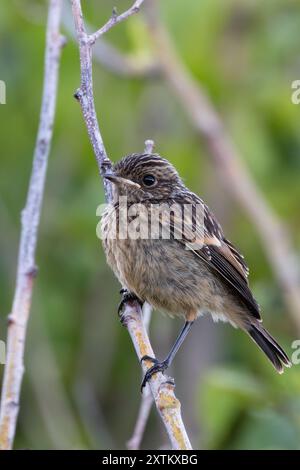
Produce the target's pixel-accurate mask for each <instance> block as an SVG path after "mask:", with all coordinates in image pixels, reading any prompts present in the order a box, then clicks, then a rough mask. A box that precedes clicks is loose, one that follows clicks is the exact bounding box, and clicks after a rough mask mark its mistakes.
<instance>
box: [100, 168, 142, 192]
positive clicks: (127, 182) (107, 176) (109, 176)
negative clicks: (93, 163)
mask: <svg viewBox="0 0 300 470" xmlns="http://www.w3.org/2000/svg"><path fill="white" fill-rule="evenodd" d="M104 178H105V179H107V180H109V181H111V182H112V183H114V184H117V185H122V184H123V185H127V186H133V187H135V188H137V189H140V188H141V186H140V185H139V184H138V183H135V182H134V181H131V180H128V179H126V178H122V177H121V176H118V175H116V174H115V173H114V172H112V171H108V172H106V173H105V175H104Z"/></svg>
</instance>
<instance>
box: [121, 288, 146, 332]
mask: <svg viewBox="0 0 300 470" xmlns="http://www.w3.org/2000/svg"><path fill="white" fill-rule="evenodd" d="M120 294H121V295H122V298H121V302H120V303H119V306H118V315H119V317H120V321H121V323H122V324H123V313H122V312H123V309H124V306H125V304H126V302H133V301H137V302H138V303H139V304H140V306H141V307H142V306H143V302H142V301H141V300H140V299H139V298H138V297H137V296H136V295H135V294H133V293H132V292H129V290H127V289H125V288H122V289H121V290H120Z"/></svg>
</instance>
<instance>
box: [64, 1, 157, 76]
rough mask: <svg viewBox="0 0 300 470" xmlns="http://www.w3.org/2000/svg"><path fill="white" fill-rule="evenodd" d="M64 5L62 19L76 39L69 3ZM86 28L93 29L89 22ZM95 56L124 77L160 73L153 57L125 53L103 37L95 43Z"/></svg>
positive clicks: (67, 29)
mask: <svg viewBox="0 0 300 470" xmlns="http://www.w3.org/2000/svg"><path fill="white" fill-rule="evenodd" d="M64 5H65V8H64V9H63V19H62V21H63V25H64V29H65V30H66V32H67V33H68V35H69V36H70V37H71V38H72V39H75V40H76V33H75V31H74V22H73V18H72V15H71V14H70V12H69V9H67V8H66V7H67V6H68V4H66V3H65V4H64ZM86 30H87V32H89V31H91V26H90V25H89V24H88V23H87V22H86ZM93 58H94V60H95V61H96V62H98V63H99V64H101V65H102V66H104V67H105V68H106V69H108V70H109V71H110V72H113V73H115V74H117V75H120V76H122V77H137V78H153V77H156V76H158V75H159V67H158V66H157V64H156V62H155V60H154V59H153V58H152V57H150V58H148V56H147V57H145V58H144V57H140V56H138V55H135V54H132V53H131V54H130V53H128V54H125V53H123V52H121V51H119V50H118V49H117V48H116V47H115V46H113V45H112V44H110V43H109V42H107V41H106V40H104V38H103V37H102V38H101V40H100V41H97V42H96V43H95V44H94V47H93Z"/></svg>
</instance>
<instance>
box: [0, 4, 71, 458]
mask: <svg viewBox="0 0 300 470" xmlns="http://www.w3.org/2000/svg"><path fill="white" fill-rule="evenodd" d="M60 17H61V0H50V3H49V11H48V23H47V39H46V52H45V71H44V88H43V98H42V106H41V114H40V124H39V130H38V134H37V141H36V146H35V151H34V157H33V168H32V173H31V179H30V183H29V188H28V194H27V201H26V206H25V208H24V210H23V212H22V229H21V238H20V245H19V258H18V267H17V280H16V289H15V294H14V300H13V306H12V313H11V314H10V315H9V323H8V333H7V359H6V365H5V369H4V379H3V386H2V397H1V409H0V449H11V448H12V446H13V441H14V436H15V431H16V423H17V418H18V413H19V401H20V391H21V384H22V377H23V372H24V365H23V356H24V347H25V339H26V328H27V322H28V318H29V313H30V307H31V298H32V289H33V281H34V278H35V276H36V274H37V268H36V266H35V251H36V244H37V233H38V226H39V221H40V214H41V207H42V201H43V195H44V187H45V177H46V170H47V164H48V156H49V151H50V145H51V139H52V128H53V121H54V115H55V105H56V91H57V82H58V69H59V60H60V53H61V48H62V46H63V44H64V39H63V38H62V36H61V35H60V32H59V26H60Z"/></svg>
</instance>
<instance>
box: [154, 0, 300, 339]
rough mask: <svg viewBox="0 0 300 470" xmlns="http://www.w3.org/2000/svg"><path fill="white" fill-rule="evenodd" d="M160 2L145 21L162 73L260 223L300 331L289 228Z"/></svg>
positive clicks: (299, 293) (299, 292)
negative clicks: (182, 52) (194, 71)
mask: <svg viewBox="0 0 300 470" xmlns="http://www.w3.org/2000/svg"><path fill="white" fill-rule="evenodd" d="M156 5H157V4H156V0H149V2H147V6H148V9H147V15H146V23H147V25H148V29H149V33H150V36H151V38H152V40H153V44H154V46H155V56H156V58H157V60H158V62H159V65H160V67H161V71H162V73H163V74H164V76H165V79H166V81H167V83H168V84H169V85H170V87H171V88H172V89H173V91H174V93H175V95H176V96H177V97H178V99H179V101H180V102H181V105H182V107H183V108H184V110H185V111H186V113H187V115H188V116H189V118H190V120H191V123H192V125H193V126H194V128H195V130H196V132H197V133H198V134H199V136H200V137H201V138H203V139H204V141H205V143H206V145H207V148H208V150H209V152H210V154H211V157H212V162H213V164H214V165H215V167H216V170H217V171H218V172H220V173H221V175H222V181H224V182H225V183H226V184H227V186H228V190H229V191H230V192H231V193H232V195H233V197H234V198H235V199H236V201H237V202H238V204H240V205H241V207H242V208H243V209H244V210H245V212H246V213H247V214H248V217H249V218H250V220H251V222H252V224H253V226H254V227H256V230H257V232H258V234H259V236H260V238H261V242H262V244H263V247H264V250H265V253H266V255H267V257H268V259H269V263H270V265H271V266H272V269H273V272H274V275H275V276H276V278H277V281H278V283H279V285H280V286H281V289H282V293H283V296H284V299H285V302H286V305H287V308H288V311H289V313H290V315H291V318H292V320H293V322H294V324H295V326H296V327H297V330H298V331H300V315H299V312H300V279H299V272H298V268H297V255H296V253H295V252H294V250H293V248H292V244H291V241H290V237H289V234H288V230H287V228H286V227H285V226H284V225H283V223H282V222H281V220H280V219H279V218H278V217H277V215H276V214H275V212H274V211H273V209H272V207H271V206H270V205H269V203H268V201H267V200H266V199H265V197H264V195H263V193H262V192H261V190H260V189H259V188H258V186H257V185H256V183H255V181H254V179H253V177H252V176H251V174H250V173H249V171H248V169H247V167H246V166H245V164H244V163H243V159H242V157H241V155H240V154H239V152H238V150H237V149H236V148H235V146H234V143H233V142H232V140H231V138H230V136H229V135H228V134H227V132H226V130H225V129H224V126H223V122H222V119H221V117H220V116H219V115H218V113H217V111H216V110H215V109H214V106H213V104H212V103H211V102H210V100H209V98H208V96H207V94H206V92H205V90H204V89H203V88H202V87H201V85H200V84H199V83H198V82H196V80H195V79H194V78H193V77H192V75H191V73H190V72H189V71H188V70H187V69H186V67H185V66H184V64H183V63H182V61H181V59H180V57H179V56H178V54H177V52H176V50H175V47H174V45H173V42H172V39H171V37H170V35H169V33H168V32H167V30H166V28H165V26H164V25H163V23H162V22H161V20H160V18H159V14H158V11H157V8H156Z"/></svg>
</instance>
